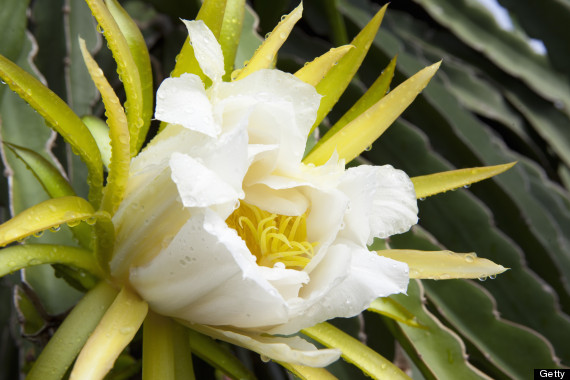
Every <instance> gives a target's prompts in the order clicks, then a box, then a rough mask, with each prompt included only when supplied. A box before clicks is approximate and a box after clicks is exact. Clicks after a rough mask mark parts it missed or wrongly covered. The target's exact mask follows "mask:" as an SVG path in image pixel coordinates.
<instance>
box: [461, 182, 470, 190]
mask: <svg viewBox="0 0 570 380" xmlns="http://www.w3.org/2000/svg"><path fill="white" fill-rule="evenodd" d="M470 187H471V184H470V183H468V184H467V185H465V186H463V188H464V189H468V188H470Z"/></svg>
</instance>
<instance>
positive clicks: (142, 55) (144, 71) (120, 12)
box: [105, 0, 154, 152]
mask: <svg viewBox="0 0 570 380" xmlns="http://www.w3.org/2000/svg"><path fill="white" fill-rule="evenodd" d="M105 4H107V8H108V9H109V11H110V12H111V14H112V15H113V18H114V19H115V21H116V22H117V25H118V26H119V29H121V32H122V33H123V36H125V39H126V41H127V45H128V46H129V50H130V52H131V55H132V56H133V60H134V62H135V65H136V66H137V69H138V74H139V77H140V83H141V95H142V113H141V116H140V117H141V118H142V120H143V123H142V126H140V128H138V134H137V135H136V136H133V137H136V139H135V140H136V144H135V151H136V152H138V151H139V150H140V149H141V146H142V144H143V143H144V140H145V138H146V134H147V132H148V128H149V126H150V121H151V119H152V115H153V112H154V109H153V96H154V90H153V80H152V67H151V65H150V56H149V53H148V48H147V46H146V42H145V40H144V37H143V35H142V33H141V31H140V30H139V28H138V26H137V24H136V23H135V21H134V20H133V19H132V18H131V17H130V16H129V14H128V13H127V12H126V11H125V10H124V9H123V7H121V5H120V4H119V2H118V1H117V0H105Z"/></svg>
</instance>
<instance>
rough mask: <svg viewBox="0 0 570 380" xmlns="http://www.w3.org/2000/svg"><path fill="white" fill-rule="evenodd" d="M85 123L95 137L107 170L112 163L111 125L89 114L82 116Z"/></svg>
mask: <svg viewBox="0 0 570 380" xmlns="http://www.w3.org/2000/svg"><path fill="white" fill-rule="evenodd" d="M81 120H82V121H83V124H85V126H87V128H88V129H89V132H91V135H92V136H93V138H94V139H95V142H96V143H97V146H98V147H99V152H101V160H102V161H103V165H105V168H106V169H107V171H108V170H109V165H110V163H111V138H110V137H109V126H108V125H107V123H105V122H104V121H103V120H101V119H99V118H98V117H96V116H92V115H87V116H83V117H82V118H81Z"/></svg>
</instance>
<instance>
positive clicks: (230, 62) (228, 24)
mask: <svg viewBox="0 0 570 380" xmlns="http://www.w3.org/2000/svg"><path fill="white" fill-rule="evenodd" d="M244 14H245V0H227V3H226V10H225V12H224V20H223V22H222V28H221V30H220V37H219V38H218V41H219V42H220V45H221V46H222V52H223V53H224V68H225V74H224V77H223V80H224V81H226V82H229V81H230V80H231V75H232V71H233V70H234V63H235V60H236V54H237V51H238V45H239V43H240V37H241V30H242V27H243V18H244Z"/></svg>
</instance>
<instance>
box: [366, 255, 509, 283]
mask: <svg viewBox="0 0 570 380" xmlns="http://www.w3.org/2000/svg"><path fill="white" fill-rule="evenodd" d="M377 253H378V255H380V256H384V257H388V258H390V259H393V260H396V261H401V262H404V263H406V264H408V266H409V267H410V278H418V279H433V280H448V279H452V278H480V279H484V278H487V277H494V276H496V275H498V274H500V273H503V272H504V271H506V270H508V268H505V267H503V266H502V265H499V264H495V263H494V262H492V261H491V260H487V259H483V258H479V257H477V255H476V254H475V253H455V252H451V251H418V250H412V249H387V250H382V251H377Z"/></svg>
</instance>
